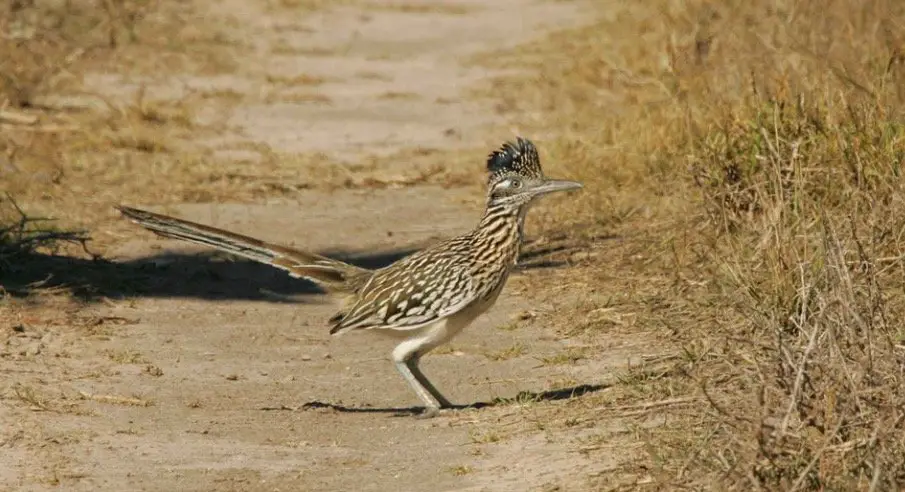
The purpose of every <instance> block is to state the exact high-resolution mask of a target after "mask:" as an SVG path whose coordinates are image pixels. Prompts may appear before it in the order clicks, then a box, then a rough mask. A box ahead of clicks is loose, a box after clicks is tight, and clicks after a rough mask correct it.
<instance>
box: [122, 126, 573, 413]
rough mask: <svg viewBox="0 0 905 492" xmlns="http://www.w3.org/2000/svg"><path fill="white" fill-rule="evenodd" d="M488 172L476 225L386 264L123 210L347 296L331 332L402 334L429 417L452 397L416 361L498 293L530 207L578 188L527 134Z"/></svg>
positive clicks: (170, 232)
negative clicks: (548, 173)
mask: <svg viewBox="0 0 905 492" xmlns="http://www.w3.org/2000/svg"><path fill="white" fill-rule="evenodd" d="M487 171H488V173H489V179H488V190H487V207H486V209H485V211H484V216H483V217H482V218H481V221H480V223H478V226H477V227H476V228H475V229H474V230H472V231H471V232H469V233H467V234H463V235H461V236H458V237H454V238H452V239H449V240H446V241H443V242H441V243H438V244H436V245H434V246H432V247H430V248H427V249H424V250H421V251H419V252H417V253H414V254H412V255H411V256H408V257H405V258H403V259H401V260H399V261H397V262H395V263H393V264H391V265H389V266H387V267H384V268H381V269H379V270H368V269H364V268H359V267H357V266H354V265H350V264H348V263H344V262H341V261H338V260H334V259H331V258H327V257H324V256H320V255H316V254H312V253H308V252H305V251H299V250H296V249H292V248H288V247H286V246H280V245H277V244H271V243H267V242H264V241H260V240H258V239H254V238H251V237H247V236H242V235H239V234H234V233H232V232H228V231H225V230H222V229H216V228H213V227H209V226H205V225H202V224H196V223H194V222H189V221H186V220H181V219H177V218H174V217H168V216H166V215H160V214H155V213H151V212H146V211H144V210H138V209H134V208H128V207H117V208H118V209H119V210H120V211H121V212H122V213H123V214H124V215H125V216H126V217H128V218H129V219H131V220H132V221H134V222H135V223H137V224H139V225H141V226H143V227H145V228H147V229H150V230H151V231H153V232H155V233H157V234H158V235H161V236H165V237H170V238H177V239H183V240H186V241H191V242H193V243H198V244H204V245H207V246H212V247H214V248H217V249H220V250H223V251H226V252H228V253H232V254H234V255H238V256H242V257H245V258H249V259H251V260H255V261H258V262H261V263H266V264H268V265H272V266H275V267H277V268H281V269H283V270H286V271H287V272H289V274H290V275H291V276H293V277H297V278H305V279H308V280H311V281H313V282H315V283H317V284H319V285H320V286H322V287H323V288H324V289H325V290H326V291H327V292H329V293H335V294H338V295H340V296H341V297H342V298H343V299H344V300H343V303H342V307H341V308H340V310H339V311H338V312H337V313H336V314H335V315H334V316H333V317H332V318H330V320H329V323H330V333H331V334H333V335H340V334H342V333H346V332H349V331H356V330H379V331H380V332H384V333H387V334H391V335H394V336H396V337H397V338H400V339H401V340H402V341H401V342H400V343H399V344H398V345H397V346H396V348H395V349H394V350H393V362H394V363H395V364H396V369H397V370H398V371H399V373H400V374H402V376H403V377H404V378H405V380H406V381H407V382H408V384H409V385H410V386H411V387H412V389H413V390H414V391H415V393H416V394H417V395H418V398H420V399H421V401H422V402H424V405H425V409H424V412H423V413H422V416H425V417H430V416H434V415H436V414H437V413H438V411H439V409H440V408H444V407H450V406H452V405H451V404H450V403H449V400H447V399H446V398H445V397H444V396H443V395H442V394H440V392H439V391H437V389H436V388H435V387H434V385H433V384H431V382H430V381H429V380H428V379H427V378H426V377H425V376H424V374H423V373H422V372H421V370H420V369H419V368H418V362H419V360H420V359H421V357H423V356H424V354H426V353H428V352H429V351H431V350H433V349H434V348H436V347H438V346H440V345H442V344H444V343H446V342H448V341H449V340H450V339H452V338H453V337H454V336H455V335H456V334H458V333H459V332H460V331H462V329H464V328H465V327H466V326H468V325H469V324H470V323H471V322H472V321H474V319H475V318H477V317H478V316H479V315H480V314H481V313H483V312H485V311H486V310H487V309H489V308H490V306H492V305H493V303H494V302H495V301H496V299H497V297H498V296H499V295H500V291H501V290H502V289H503V285H505V283H506V280H507V279H508V278H509V273H510V272H511V271H512V268H513V267H514V266H515V264H516V260H517V259H518V255H519V248H520V245H521V242H522V237H523V234H524V233H523V226H524V222H525V214H526V213H527V211H528V208H529V206H530V205H531V204H532V203H533V202H534V201H535V200H536V199H537V198H539V197H540V196H542V195H546V194H548V193H551V192H555V191H565V190H572V189H577V188H581V184H580V183H576V182H574V181H560V180H553V179H548V178H546V177H545V176H544V174H543V172H542V171H541V165H540V158H539V157H538V153H537V149H536V148H535V146H534V144H532V143H531V142H530V141H529V140H527V139H524V138H521V137H519V138H518V139H516V141H515V142H507V143H505V144H503V146H502V147H501V148H500V149H498V150H496V151H494V152H492V153H491V154H490V156H489V157H488V159H487Z"/></svg>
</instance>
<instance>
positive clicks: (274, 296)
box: [0, 247, 417, 302]
mask: <svg viewBox="0 0 905 492" xmlns="http://www.w3.org/2000/svg"><path fill="white" fill-rule="evenodd" d="M415 251H417V248H411V247H407V248H399V249H392V250H382V251H376V252H374V251H370V252H367V253H359V252H348V251H341V250H336V251H323V252H320V254H323V255H324V256H329V257H331V258H336V259H338V260H342V261H346V262H348V263H351V264H353V265H357V266H360V267H363V268H370V269H375V268H381V267H384V266H386V265H389V264H392V263H393V262H395V261H398V260H399V259H401V258H404V257H406V256H408V255H410V254H412V253H414V252H415ZM0 284H2V287H3V290H4V291H6V292H7V293H10V294H12V295H14V296H27V295H28V294H29V293H31V292H34V291H36V290H38V289H40V288H57V287H65V288H68V289H70V290H71V291H72V293H73V294H74V295H75V296H76V297H77V298H79V299H81V300H84V301H94V300H98V299H100V298H104V297H108V298H116V297H122V296H135V297H185V298H198V299H209V300H229V299H242V300H254V301H270V302H305V299H304V298H302V297H300V296H310V295H317V294H322V293H323V291H322V290H321V289H320V288H319V287H318V286H317V285H316V284H314V283H312V282H309V281H307V280H304V279H295V278H292V277H290V276H289V275H288V274H286V273H285V272H283V271H281V270H278V269H276V268H274V267H271V266H268V265H264V264H261V263H257V262H254V261H251V260H245V259H237V258H234V257H231V256H229V255H224V254H221V253H218V252H204V253H186V252H162V253H159V254H155V255H151V256H145V257H140V258H135V259H130V260H126V261H111V260H108V259H105V258H95V259H85V258H76V257H71V256H60V255H52V254H41V253H28V254H25V255H23V256H22V257H20V258H18V259H17V261H16V262H15V264H12V265H7V266H5V268H3V270H2V282H0Z"/></svg>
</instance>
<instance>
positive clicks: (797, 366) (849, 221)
mask: <svg viewBox="0 0 905 492" xmlns="http://www.w3.org/2000/svg"><path fill="white" fill-rule="evenodd" d="M610 12H611V13H613V12H615V14H613V15H612V16H611V18H609V19H607V20H605V21H603V22H601V23H598V24H596V25H593V26H590V27H588V28H586V29H582V30H578V31H571V32H566V33H562V34H559V35H556V36H553V37H552V38H551V39H549V40H545V41H544V42H543V43H538V44H536V45H532V46H528V47H525V48H523V49H521V50H519V51H518V52H516V53H510V54H506V55H502V56H498V57H496V58H495V59H494V63H496V64H498V65H499V64H503V65H508V64H517V65H522V66H524V65H529V66H531V67H533V68H537V69H538V70H539V71H540V72H541V73H542V77H541V78H540V79H536V78H535V79H532V80H530V81H526V80H524V79H518V78H512V79H503V80H500V81H498V82H497V83H496V85H495V87H494V88H493V89H492V90H491V92H492V95H493V97H496V98H497V99H499V100H500V101H501V103H500V107H501V109H504V110H508V111H510V112H511V113H512V114H513V115H514V116H515V117H517V118H518V120H517V121H518V122H519V124H520V126H521V127H522V129H523V130H522V131H525V132H526V133H527V132H528V131H531V132H540V131H546V132H553V134H554V135H555V137H554V138H553V139H551V141H547V142H544V146H545V148H547V149H550V150H549V152H548V154H549V156H550V159H549V160H550V161H551V169H552V170H551V173H552V172H557V173H558V174H565V173H568V174H571V175H573V176H577V177H579V178H580V179H582V180H584V181H585V183H586V188H585V190H584V192H583V196H582V198H581V199H580V201H579V202H577V204H576V202H574V201H563V202H561V205H560V206H559V207H558V208H557V210H555V211H554V212H552V213H550V214H548V215H547V216H546V218H547V219H548V220H551V221H552V220H555V222H556V223H557V224H560V227H563V225H564V226H565V227H568V226H569V225H570V224H571V225H580V226H581V230H582V231H584V233H585V235H590V234H595V233H596V234H597V235H598V237H599V235H602V234H603V233H606V234H615V235H620V236H623V240H622V241H620V243H619V244H610V243H602V242H598V241H595V240H593V239H589V240H588V243H589V247H591V248H601V249H605V250H606V251H607V253H606V256H605V257H603V258H605V259H603V260H598V261H594V262H591V261H588V262H583V263H581V264H582V265H584V266H585V267H587V268H584V269H583V271H584V274H583V275H582V276H580V277H579V278H578V279H577V280H576V282H580V283H582V284H583V285H585V286H586V289H585V290H584V292H585V293H584V294H583V295H585V296H586V297H587V298H584V299H580V300H579V302H580V303H582V305H583V307H582V309H581V313H582V316H575V318H576V319H578V318H584V319H587V318H588V316H587V313H588V312H599V313H601V316H605V317H603V318H597V319H595V318H594V317H591V321H590V322H586V323H585V324H583V325H581V327H582V333H584V335H585V336H587V337H589V338H591V339H594V338H595V337H599V336H600V335H601V334H603V333H606V332H607V331H610V330H612V329H614V328H618V329H620V330H623V331H624V330H629V331H646V330H651V329H654V330H659V331H660V332H661V333H662V335H663V339H664V340H666V341H667V342H668V343H670V344H671V345H672V346H673V347H674V349H675V350H676V351H678V352H680V353H682V354H683V356H682V359H681V362H680V363H679V364H678V365H677V366H676V369H677V370H674V371H672V372H670V373H669V374H668V375H666V376H664V377H661V378H657V379H656V380H649V381H646V382H633V383H629V384H628V385H629V386H630V387H631V391H630V392H629V399H630V400H631V399H634V400H636V401H637V400H654V398H653V394H654V393H659V394H660V395H662V394H663V393H664V392H666V393H667V394H671V395H673V397H682V398H684V397H700V398H702V399H703V400H705V401H706V402H707V403H706V404H698V405H692V406H685V407H683V408H681V409H677V410H671V411H670V414H671V415H672V419H671V420H670V421H668V422H667V423H665V424H663V425H659V426H656V427H652V428H648V429H645V430H644V431H642V432H640V433H639V439H642V440H644V441H646V443H647V446H646V449H647V452H646V453H643V454H641V455H638V456H637V458H638V459H637V460H635V461H634V462H632V463H629V464H626V466H625V469H624V471H625V472H627V473H628V474H629V475H633V476H635V477H636V479H637V481H634V482H633V481H631V480H630V481H628V482H626V481H625V480H622V479H620V480H616V479H613V478H612V477H608V478H602V477H601V478H599V479H598V483H597V485H599V486H603V487H616V488H618V487H638V486H641V485H642V484H646V483H647V484H650V486H652V487H654V486H656V487H667V488H673V487H679V486H681V487H688V488H695V489H697V488H705V489H710V490H758V489H760V490H895V489H898V488H901V487H902V486H903V484H905V474H903V472H902V470H905V411H903V410H902V409H903V408H905V391H903V389H905V388H903V383H905V379H903V378H905V374H903V367H905V343H903V341H905V331H903V329H902V327H901V324H900V323H899V321H898V320H899V319H901V318H902V315H903V314H905V296H903V294H902V289H901V285H902V279H903V271H905V270H903V267H905V262H903V258H905V257H903V252H905V237H903V234H902V231H903V230H905V214H903V203H905V193H903V191H905V190H903V183H902V176H901V172H902V163H903V159H905V125H903V123H902V121H903V120H902V116H903V110H902V108H903V107H905V106H903V103H905V89H903V87H905V86H903V85H902V84H901V80H902V77H903V75H905V55H903V50H905V24H903V23H902V21H901V19H903V18H905V6H903V5H901V4H900V3H898V2H893V1H890V0H868V1H854V0H831V1H828V2H817V1H814V0H804V1H785V0H780V1H770V2H766V1H755V2H727V3H722V4H720V3H718V2H704V1H690V2H680V3H676V2H666V1H653V2H647V3H646V5H644V6H641V5H637V6H632V7H626V8H616V10H615V11H613V10H611V11H610ZM553 162H558V163H559V164H558V165H555V164H552V163H553ZM595 231H596V232H595ZM573 274H574V273H573ZM543 282H545V283H549V282H550V279H549V277H545V278H544V279H543ZM591 286H601V288H602V289H607V288H609V289H611V293H609V294H605V293H600V294H598V293H597V288H596V287H591ZM574 290H576V291H578V290H580V289H574ZM619 292H627V294H626V295H619V294H618V293H619ZM609 319H620V320H622V322H621V323H608V322H607V320H609ZM626 320H629V321H626ZM624 383H627V382H625V381H624ZM677 416H678V417H679V418H678V419H677V420H673V419H676V417H677ZM573 418H574V416H573Z"/></svg>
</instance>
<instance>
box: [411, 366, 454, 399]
mask: <svg viewBox="0 0 905 492" xmlns="http://www.w3.org/2000/svg"><path fill="white" fill-rule="evenodd" d="M422 355H424V354H417V355H416V356H415V357H412V358H411V359H409V360H408V362H407V365H408V368H409V371H411V372H412V376H414V377H415V379H417V380H418V382H419V383H421V386H422V387H424V389H426V390H427V391H428V392H429V393H430V394H431V395H432V396H433V397H434V398H435V399H436V400H437V402H438V403H440V408H449V407H451V406H453V405H452V403H450V402H449V400H447V399H446V397H445V396H443V395H442V394H441V393H440V391H439V390H437V388H436V387H435V386H434V385H433V384H432V383H431V382H430V380H428V379H427V376H425V375H424V373H423V372H421V368H419V367H418V363H419V362H421V356H422Z"/></svg>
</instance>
